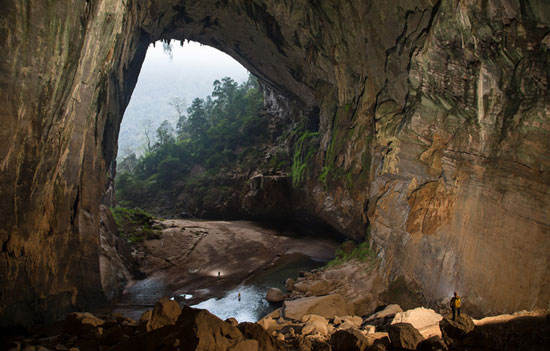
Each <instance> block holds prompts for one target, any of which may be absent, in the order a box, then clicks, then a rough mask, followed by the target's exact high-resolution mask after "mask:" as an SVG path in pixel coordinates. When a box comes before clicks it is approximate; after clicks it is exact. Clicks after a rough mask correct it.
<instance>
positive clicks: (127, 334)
mask: <svg viewBox="0 0 550 351" xmlns="http://www.w3.org/2000/svg"><path fill="white" fill-rule="evenodd" d="M549 318H550V315H549V314H548V311H546V312H545V311H535V312H521V313H517V314H514V315H503V316H494V317H488V318H485V319H481V320H473V319H471V318H470V317H469V316H467V315H465V314H462V315H461V316H460V317H458V318H457V320H456V321H453V320H451V319H450V318H449V316H442V315H440V314H438V313H436V312H435V311H433V310H430V309H426V308H416V309H413V310H408V311H402V310H401V308H400V307H399V306H398V305H389V306H385V307H384V308H380V309H379V311H377V312H376V313H374V314H371V315H367V316H356V315H350V314H349V305H348V304H347V303H346V301H345V300H344V299H343V298H342V296H340V295H336V294H334V295H326V296H321V297H308V298H301V299H296V300H293V301H286V302H285V303H284V306H283V307H282V308H281V309H279V310H276V311H274V312H273V313H271V314H270V315H268V316H266V317H264V318H263V319H262V320H260V321H259V322H258V323H250V322H244V323H239V322H238V321H236V320H235V319H234V318H229V319H227V320H226V321H222V320H221V319H219V318H218V317H216V316H214V315H212V314H210V313H209V312H208V311H206V310H200V309H193V308H190V307H186V306H183V308H182V307H180V304H178V303H177V302H176V301H173V300H169V299H161V300H160V301H158V302H157V303H156V304H155V306H154V308H153V310H148V311H146V312H145V313H144V314H143V315H142V316H141V318H140V320H139V321H135V320H132V319H130V318H124V317H122V316H120V315H116V314H110V315H101V316H94V315H92V314H90V313H71V314H69V315H68V316H67V318H66V320H65V321H64V322H61V323H58V324H56V325H54V326H50V327H48V328H41V329H37V330H35V331H34V332H33V334H32V336H17V337H4V338H3V339H2V341H1V343H0V347H1V348H2V350H14V351H20V350H25V351H47V350H60V351H61V350H70V351H78V350H90V351H92V350H94V351H95V350H116V351H119V350H120V351H122V350H185V351H187V350H203V351H217V350H241V351H249V350H250V351H252V350H264V351H271V350H280V351H283V350H300V351H302V350H303V351H310V350H311V351H314V350H328V351H330V350H334V351H344V350H345V351H349V350H357V351H364V350H380V351H382V350H388V351H390V350H434V351H435V350H499V351H500V350H548V348H549V347H550V320H549Z"/></svg>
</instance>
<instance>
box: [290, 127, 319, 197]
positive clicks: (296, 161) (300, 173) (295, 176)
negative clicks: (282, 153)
mask: <svg viewBox="0 0 550 351" xmlns="http://www.w3.org/2000/svg"><path fill="white" fill-rule="evenodd" d="M318 135H319V132H310V131H306V132H304V134H302V136H301V137H300V138H299V139H298V141H297V142H296V146H295V149H294V157H293V163H292V184H293V185H294V186H295V187H298V186H299V185H300V184H301V183H302V182H303V181H304V178H305V175H306V173H307V167H308V164H309V161H310V159H311V158H312V157H313V156H314V155H315V153H316V152H317V147H316V146H317V145H316V143H315V142H314V141H317V138H315V137H317V136H318ZM313 139H314V140H313Z"/></svg>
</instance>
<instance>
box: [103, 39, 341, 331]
mask: <svg viewBox="0 0 550 351" xmlns="http://www.w3.org/2000/svg"><path fill="white" fill-rule="evenodd" d="M264 93H265V91H264V88H263V87H262V86H261V84H260V83H259V82H258V81H257V79H256V78H255V77H254V76H252V75H249V73H248V72H247V71H246V69H245V68H244V67H242V66H240V64H238V63H237V62H236V61H234V60H233V59H231V58H230V57H229V56H227V55H225V54H223V53H221V52H219V51H217V50H215V49H213V48H211V47H208V46H203V45H201V44H198V43H194V42H185V43H183V45H182V46H180V45H178V43H175V45H171V44H169V43H167V42H164V43H162V42H157V43H156V45H154V46H150V47H149V49H148V53H147V55H146V58H145V61H144V64H143V66H142V69H141V72H140V76H139V78H138V83H137V85H136V88H135V90H134V92H133V95H132V98H131V100H130V103H129V105H128V108H127V109H126V112H125V115H124V120H123V122H122V124H121V129H120V134H119V140H118V141H119V157H118V162H117V177H116V181H115V185H116V186H115V188H116V190H117V196H116V197H117V202H118V206H117V207H115V208H114V209H113V210H112V211H113V214H114V216H115V218H116V223H117V226H118V238H117V239H116V240H118V244H117V247H118V246H120V247H123V248H126V249H122V250H119V252H118V254H119V256H121V258H122V260H123V261H125V262H124V264H122V265H121V267H120V269H121V271H119V272H117V274H118V276H120V277H122V276H124V279H123V280H122V281H121V282H120V283H121V285H124V283H125V282H127V281H130V280H136V282H135V283H134V284H133V285H131V286H129V287H128V288H127V289H126V291H125V292H124V293H123V294H122V296H121V298H120V300H119V302H118V304H117V306H116V307H115V311H116V312H119V313H122V314H124V315H126V316H129V317H132V318H135V319H139V317H140V314H141V313H142V312H143V311H144V310H146V309H148V308H151V307H152V305H153V304H154V303H155V302H156V301H157V300H158V299H160V298H162V297H164V296H172V298H173V299H176V300H178V301H180V302H181V303H186V304H189V305H193V306H196V307H199V308H206V309H208V310H210V311H211V312H213V313H215V314H217V315H218V316H219V317H221V318H223V319H225V318H228V317H236V318H237V319H238V320H239V321H256V320H258V319H259V318H260V317H262V316H263V315H265V314H266V313H268V312H270V311H271V310H273V309H274V308H275V307H277V305H273V304H269V303H268V302H267V301H266V300H265V297H266V292H267V290H268V289H269V288H272V287H274V288H279V289H281V290H282V291H285V281H286V279H287V278H294V279H296V278H297V276H298V274H299V271H304V270H310V269H314V268H318V267H320V266H322V265H323V264H325V263H326V262H328V261H329V260H330V259H331V258H333V255H334V252H335V250H336V247H337V245H338V241H337V240H335V239H334V238H333V237H332V235H333V233H332V231H331V230H329V229H328V228H326V227H322V226H310V228H309V231H307V232H305V233H304V230H303V228H300V229H297V228H296V227H295V226H293V225H292V223H287V222H288V220H285V221H284V222H285V223H284V225H281V224H280V223H278V224H279V225H275V224H276V223H273V219H274V218H278V219H279V220H280V219H282V218H284V217H285V216H286V215H288V216H290V215H291V212H292V206H291V205H290V203H291V202H292V199H291V197H292V192H291V180H290V178H289V174H290V173H291V169H290V168H291V164H290V160H291V156H290V154H289V149H288V146H287V144H286V143H281V140H284V138H286V137H284V135H287V134H289V133H290V134H292V133H293V132H295V130H297V129H299V130H301V128H303V125H299V126H298V125H296V124H295V123H291V121H289V119H288V117H285V116H282V118H281V115H280V114H277V113H275V112H274V111H273V110H270V108H269V106H267V107H266V104H265V103H264ZM306 121H307V120H306ZM314 127H316V128H318V126H314ZM281 138H283V139H281ZM255 173H256V174H260V175H259V176H256V177H254V176H251V175H253V174H255ZM255 211H256V212H255ZM150 213H151V214H153V215H154V217H153V216H152V215H150ZM190 217H192V218H190ZM161 218H164V219H161ZM166 218H170V219H166ZM196 218H200V219H196ZM205 219H209V221H205ZM258 219H260V220H262V222H260V223H259V222H253V221H250V220H258ZM220 220H222V221H220ZM227 220H232V221H227ZM125 252H126V253H128V252H132V254H126V257H124V256H125ZM103 256H104V258H105V259H104V261H111V260H112V258H111V257H107V256H108V253H107V252H105V253H104V255H103ZM128 263H129V264H128ZM121 273H122V274H121ZM103 275H104V277H105V276H106V273H105V272H103ZM113 295H114V294H113ZM234 302H237V304H235V303H234Z"/></svg>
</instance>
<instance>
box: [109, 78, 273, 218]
mask: <svg viewBox="0 0 550 351" xmlns="http://www.w3.org/2000/svg"><path fill="white" fill-rule="evenodd" d="M262 106H263V95H262V92H261V91H260V89H259V86H258V81H257V79H256V78H255V77H254V76H252V75H250V76H249V79H248V81H247V82H245V83H242V84H238V83H237V82H235V81H234V80H233V79H231V78H229V77H225V78H223V79H221V80H216V81H214V83H213V91H212V94H211V95H210V96H208V97H206V98H205V99H200V98H196V99H194V100H193V101H192V103H191V106H189V108H187V110H186V111H185V110H184V109H182V108H181V106H175V107H176V110H177V112H178V114H179V119H178V123H177V125H176V126H175V128H174V126H172V125H171V123H170V122H168V121H164V122H163V123H162V124H161V125H160V127H159V128H158V129H157V130H156V135H154V136H153V135H148V136H147V140H148V141H147V145H145V154H144V155H142V156H139V157H138V156H136V155H135V154H130V155H129V156H127V157H126V158H124V160H123V161H121V162H120V163H119V165H118V168H117V171H118V175H117V179H116V189H117V199H118V203H119V205H121V206H126V207H142V208H147V207H149V206H147V205H148V204H149V202H150V201H151V199H154V198H155V197H157V196H158V194H159V193H166V192H170V191H174V188H176V187H178V186H181V184H179V185H178V183H181V182H182V181H183V180H185V182H186V183H189V182H191V183H192V182H200V181H201V179H204V178H205V177H206V178H207V177H208V176H212V175H215V174H217V173H218V172H220V171H221V170H223V169H225V168H232V169H235V168H236V167H235V166H236V165H238V164H241V163H244V162H246V161H247V160H250V159H254V158H257V155H256V156H255V157H249V156H250V154H251V153H258V152H259V151H258V150H255V148H254V147H253V146H254V145H258V144H261V143H262V142H263V141H265V140H267V139H268V138H269V135H268V128H267V119H266V118H263V117H264V116H262V115H261V109H262ZM197 167H200V168H201V169H202V170H206V171H203V172H200V176H195V175H194V174H192V173H194V172H193V170H194V169H196V168H197Z"/></svg>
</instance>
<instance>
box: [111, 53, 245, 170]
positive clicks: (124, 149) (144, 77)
mask: <svg viewBox="0 0 550 351" xmlns="http://www.w3.org/2000/svg"><path fill="white" fill-rule="evenodd" d="M226 76H228V77H231V78H233V79H234V80H235V81H237V82H239V83H242V82H244V81H246V80H247V78H248V72H247V70H246V69H245V68H244V67H242V66H241V65H240V64H239V63H238V62H237V61H235V60H234V59H233V58H231V57H230V56H228V55H226V54H224V53H222V52H221V51H218V50H216V49H214V48H211V47H209V46H205V45H201V44H199V43H196V42H186V43H185V44H184V45H183V47H181V46H180V44H179V43H174V45H173V47H172V58H171V57H170V55H169V54H167V53H165V52H164V50H163V46H162V44H161V43H157V44H156V45H155V47H153V46H151V47H150V48H149V50H148V51H147V56H146V58H145V62H144V63H143V67H142V69H141V73H140V75H139V78H138V82H137V85H136V88H135V90H134V92H133V94H132V99H131V100H130V104H129V105H128V107H127V109H126V112H125V113H124V118H123V120H122V124H121V127H120V135H119V139H118V145H119V148H118V150H119V151H118V160H119V161H120V160H121V159H122V158H124V157H125V156H126V155H128V154H130V153H132V152H135V153H137V154H141V153H143V145H144V144H145V135H144V130H145V128H146V127H145V125H147V124H149V123H148V121H151V123H150V126H149V128H150V130H151V131H152V134H154V133H155V130H156V129H157V128H158V127H159V126H160V124H161V123H162V122H163V121H164V120H168V121H170V122H171V123H172V125H173V126H174V127H175V126H176V122H177V119H178V115H177V112H176V110H175V108H174V107H173V106H171V105H170V102H171V101H172V100H173V99H175V98H179V99H183V101H185V103H186V106H185V108H187V107H189V105H190V104H191V101H193V99H194V98H196V97H199V98H204V97H206V96H207V95H209V94H210V93H211V91H212V83H213V82H214V80H216V79H221V78H222V77H226Z"/></svg>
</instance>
